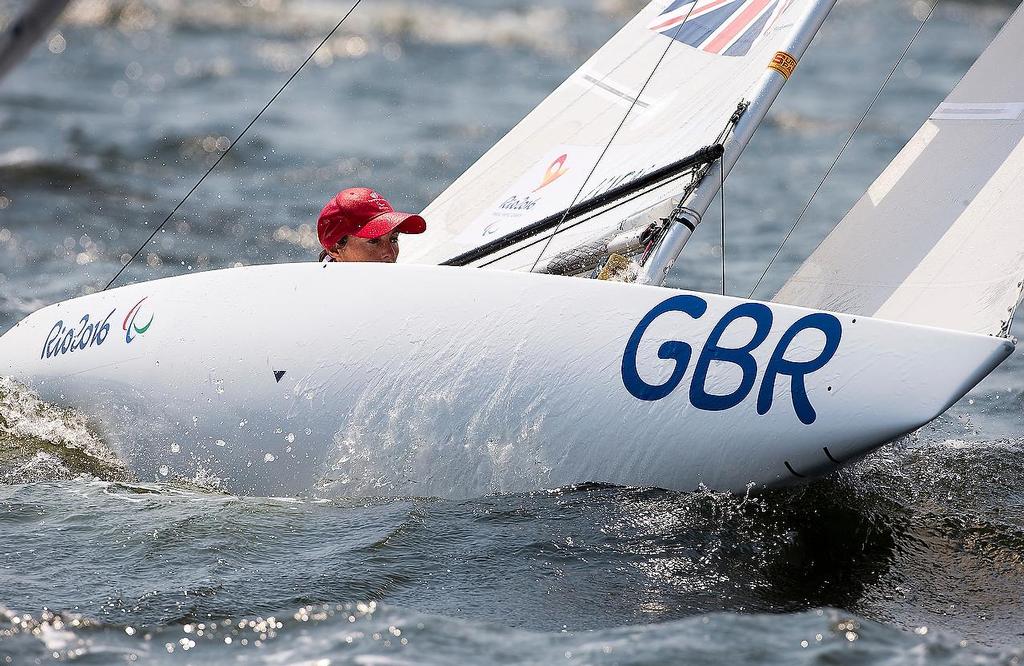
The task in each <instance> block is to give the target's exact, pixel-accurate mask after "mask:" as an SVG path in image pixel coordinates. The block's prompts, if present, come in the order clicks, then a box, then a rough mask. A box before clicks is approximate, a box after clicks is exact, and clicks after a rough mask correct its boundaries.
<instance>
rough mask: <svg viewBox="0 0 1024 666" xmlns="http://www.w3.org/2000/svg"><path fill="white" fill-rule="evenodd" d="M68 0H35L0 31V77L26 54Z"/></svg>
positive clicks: (62, 9) (58, 14) (55, 18)
mask: <svg viewBox="0 0 1024 666" xmlns="http://www.w3.org/2000/svg"><path fill="white" fill-rule="evenodd" d="M69 2H70V0H36V1H35V2H32V3H30V5H29V7H28V9H26V10H25V12H24V13H23V14H22V15H21V16H19V17H17V18H16V19H14V20H13V21H11V23H10V25H8V26H7V27H6V28H5V29H4V30H3V32H0V79H2V78H3V77H4V76H5V75H6V74H7V73H8V72H9V71H11V70H12V69H14V66H15V65H17V64H18V63H19V62H21V59H22V58H24V57H25V56H26V55H28V52H29V51H30V50H31V49H32V45H33V44H35V43H36V41H37V40H39V38H40V37H42V36H43V34H44V33H45V32H46V30H47V29H48V28H49V27H50V26H51V25H52V24H53V22H54V21H56V20H57V17H58V16H60V13H61V12H62V11H64V8H65V7H66V6H67V5H68V3H69Z"/></svg>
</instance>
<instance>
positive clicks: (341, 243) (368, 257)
mask: <svg viewBox="0 0 1024 666" xmlns="http://www.w3.org/2000/svg"><path fill="white" fill-rule="evenodd" d="M316 230H317V235H318V236H319V238H320V244H321V245H322V246H323V247H324V250H323V252H321V253H320V261H321V262H327V261H374V262H380V263H388V264H393V263H395V261H397V260H398V237H399V236H400V235H401V234H422V233H423V232H424V231H426V230H427V223H426V221H425V220H424V219H423V218H422V217H420V216H419V215H413V214H412V213H399V212H397V211H396V210H395V209H394V207H392V205H391V204H390V203H388V201H387V199H385V198H384V197H382V196H381V195H380V194H378V193H377V192H376V191H374V190H371V189H370V188H368V187H353V188H349V189H347V190H342V191H341V192H338V193H337V194H336V195H334V198H333V199H331V200H330V201H329V202H328V203H327V205H326V206H324V209H323V210H322V211H321V212H320V218H319V219H318V220H317V225H316Z"/></svg>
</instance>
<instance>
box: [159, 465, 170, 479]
mask: <svg viewBox="0 0 1024 666" xmlns="http://www.w3.org/2000/svg"><path fill="white" fill-rule="evenodd" d="M170 473H171V470H169V469H167V465H160V476H167V475H168V474H170Z"/></svg>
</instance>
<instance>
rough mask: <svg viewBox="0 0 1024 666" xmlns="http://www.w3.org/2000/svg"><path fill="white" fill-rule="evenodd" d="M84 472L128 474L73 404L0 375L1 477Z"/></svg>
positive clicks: (28, 479)
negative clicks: (54, 401) (46, 398)
mask: <svg viewBox="0 0 1024 666" xmlns="http://www.w3.org/2000/svg"><path fill="white" fill-rule="evenodd" d="M83 474H84V475H89V476H94V477H98V478H102V479H109V480H122V481H129V480H133V479H134V476H133V475H132V473H131V472H130V471H129V470H128V468H127V467H126V466H125V464H124V463H123V462H122V461H121V460H120V459H119V458H118V457H117V455H116V454H115V453H114V452H113V451H111V450H110V449H109V448H108V447H107V446H106V445H105V444H104V443H103V441H102V440H101V439H100V438H99V437H98V436H97V435H96V434H95V433H94V432H93V431H92V429H91V428H90V427H89V424H88V422H87V421H86V419H85V418H84V417H83V416H82V415H81V414H78V413H76V412H75V411H73V410H69V409H62V408H60V407H56V406H54V405H51V404H48V403H46V402H43V401H42V400H40V399H39V396H38V395H36V394H35V393H34V392H32V391H31V390H29V389H28V388H26V387H24V386H22V385H21V384H18V383H17V382H15V381H13V380H11V379H8V378H3V377H0V483H6V484H12V483H18V484H23V483H32V482H37V481H52V480H60V479H71V478H74V477H77V476H80V475H83Z"/></svg>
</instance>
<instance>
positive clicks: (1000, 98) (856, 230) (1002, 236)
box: [774, 9, 1024, 335]
mask: <svg viewBox="0 0 1024 666" xmlns="http://www.w3.org/2000/svg"><path fill="white" fill-rule="evenodd" d="M1022 11H1024V10H1021V9H1018V10H1017V11H1016V12H1015V13H1014V15H1013V16H1011V17H1010V20H1009V21H1008V22H1007V23H1006V25H1005V26H1004V27H1003V30H1002V32H1000V34H999V35H998V36H997V37H996V39H995V40H994V41H993V42H992V44H991V45H990V46H989V47H988V49H987V50H986V51H985V52H984V53H983V54H982V55H981V57H980V58H979V59H978V61H977V62H976V63H975V64H974V66H973V67H972V68H971V70H970V71H969V72H968V73H967V75H966V76H965V77H964V78H963V79H962V80H961V81H960V83H959V84H958V85H957V86H956V88H954V89H953V92H952V93H950V95H949V97H947V98H946V101H944V102H943V103H942V104H940V105H939V107H938V108H937V109H936V110H935V112H934V113H933V114H932V115H931V117H930V118H929V119H928V121H927V122H926V123H925V124H924V126H923V127H922V128H921V129H920V131H918V133H917V134H916V135H915V136H914V138H913V139H912V140H911V141H910V143H908V144H907V145H906V147H905V148H904V149H903V151H902V152H901V153H900V154H899V155H898V156H897V157H896V159H895V160H894V161H893V162H892V164H890V165H889V167H888V168H887V169H886V170H885V172H884V173H883V174H882V175H881V176H880V177H879V178H878V180H876V181H875V183H874V184H873V185H872V186H871V188H870V189H869V190H868V192H867V194H865V195H864V197H863V198H862V199H861V200H860V201H859V202H858V203H857V204H856V205H855V206H854V208H853V209H852V210H851V211H850V212H849V213H848V214H847V215H846V217H845V218H844V219H843V220H842V221H841V222H840V223H839V225H838V226H837V227H836V228H835V230H833V232H832V233H831V234H830V235H829V236H828V237H827V238H826V239H825V241H824V242H823V243H822V244H821V245H820V246H819V247H818V249H817V250H816V251H815V252H814V253H813V254H812V255H811V256H810V258H809V259H808V260H807V261H806V262H805V263H804V264H803V266H802V267H801V268H800V269H799V270H798V271H797V272H796V274H795V275H794V276H793V277H792V278H791V279H790V280H789V281H788V282H787V283H786V284H785V285H784V286H783V288H782V290H781V291H780V292H779V293H778V294H777V295H776V296H775V299H774V300H776V301H778V302H782V303H790V304H794V305H803V306H806V307H812V308H819V309H825V310H834V311H842V312H849V313H852V314H862V315H865V316H873V317H878V318H880V319H890V320H896V321H903V322H908V323H913V324H924V325H929V326H938V327H942V328H951V329H956V330H961V331H968V332H974V333H982V334H988V335H1008V328H1009V324H1010V320H1011V319H1012V314H1013V310H1014V308H1015V307H1016V306H1017V303H1018V301H1019V299H1020V295H1021V283H1022V280H1024V272H1022V269H1021V267H1022V266H1024V213H1022V211H1024V144H1022V142H1021V140H1022V138H1024V68H1021V67H1020V66H1019V63H1020V45H1021V44H1022V43H1024V13H1022Z"/></svg>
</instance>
